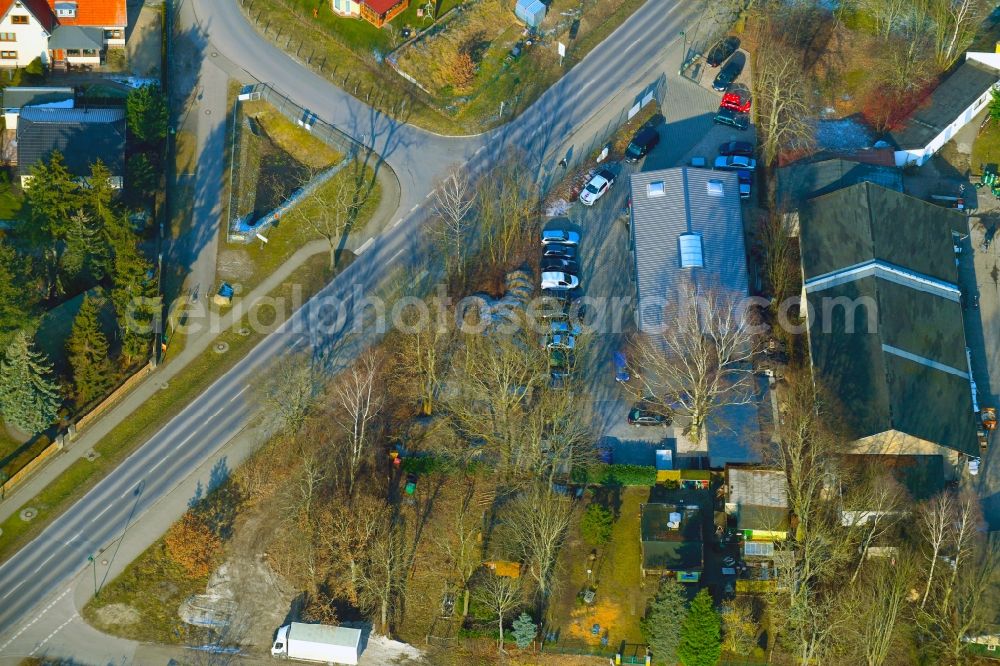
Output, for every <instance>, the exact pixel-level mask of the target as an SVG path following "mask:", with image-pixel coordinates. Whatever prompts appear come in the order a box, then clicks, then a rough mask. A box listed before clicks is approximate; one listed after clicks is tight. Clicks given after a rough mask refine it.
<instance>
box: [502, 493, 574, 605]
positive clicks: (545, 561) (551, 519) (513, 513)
mask: <svg viewBox="0 0 1000 666" xmlns="http://www.w3.org/2000/svg"><path fill="white" fill-rule="evenodd" d="M571 513H572V507H571V506H570V503H569V500H568V499H567V498H566V497H564V496H562V495H558V494H555V493H553V492H552V491H551V489H550V488H549V487H548V486H544V485H541V484H536V485H534V486H532V487H531V488H529V489H528V490H526V491H525V492H523V493H522V494H520V495H519V496H518V497H517V498H515V499H514V500H513V501H512V502H511V503H510V504H509V505H508V506H507V507H506V508H505V511H504V526H505V528H506V529H507V530H508V531H509V534H510V538H511V540H512V541H513V544H512V545H513V546H514V547H515V548H516V549H517V551H518V552H519V554H520V555H521V556H522V557H523V559H524V561H525V562H526V563H527V564H528V567H529V570H530V571H531V575H532V577H533V578H534V579H535V581H536V582H537V583H538V593H539V595H540V597H541V598H542V599H544V598H545V597H547V596H548V594H549V591H550V590H551V586H552V573H553V570H554V568H555V565H556V556H557V555H558V554H559V548H560V546H562V543H563V539H564V538H565V536H566V530H567V529H568V528H569V521H570V515H571Z"/></svg>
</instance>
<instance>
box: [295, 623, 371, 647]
mask: <svg viewBox="0 0 1000 666" xmlns="http://www.w3.org/2000/svg"><path fill="white" fill-rule="evenodd" d="M289 637H290V638H292V639H294V640H299V641H310V642H316V643H329V644H330V645H340V646H342V647H352V648H356V647H358V643H360V642H361V630H360V629H351V628H350V627H331V626H329V625H325V624H305V623H303V622H292V628H291V631H290V632H289Z"/></svg>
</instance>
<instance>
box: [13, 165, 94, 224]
mask: <svg viewBox="0 0 1000 666" xmlns="http://www.w3.org/2000/svg"><path fill="white" fill-rule="evenodd" d="M24 200H25V203H26V204H27V206H28V216H29V218H30V220H31V223H32V227H33V228H34V229H37V230H39V231H41V232H43V233H44V234H46V235H47V236H48V237H49V238H50V239H54V240H63V239H64V238H65V237H66V227H67V224H68V223H69V219H70V218H71V217H72V216H73V213H75V212H76V211H77V210H79V208H80V206H81V204H82V203H83V189H82V188H81V187H80V184H79V183H77V182H76V179H75V178H74V176H73V174H71V173H70V172H69V169H67V168H66V162H65V161H64V160H63V156H62V154H61V153H59V152H58V151H55V152H53V153H52V157H50V158H49V161H48V162H47V163H46V162H39V163H38V164H36V165H35V166H34V167H33V168H32V171H31V182H30V183H29V184H28V187H27V189H26V190H25V192H24Z"/></svg>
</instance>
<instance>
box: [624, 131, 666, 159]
mask: <svg viewBox="0 0 1000 666" xmlns="http://www.w3.org/2000/svg"><path fill="white" fill-rule="evenodd" d="M659 142H660V133H659V132H657V131H656V128H655V127H643V128H642V129H641V130H639V131H638V132H636V133H635V136H634V137H632V140H631V141H630V142H629V144H628V148H626V149H625V161H626V162H638V161H639V160H641V159H642V158H643V157H645V156H646V154H647V153H649V151H651V150H652V149H653V148H655V147H656V144H658V143H659Z"/></svg>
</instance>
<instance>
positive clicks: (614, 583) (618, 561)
mask: <svg viewBox="0 0 1000 666" xmlns="http://www.w3.org/2000/svg"><path fill="white" fill-rule="evenodd" d="M648 499H649V488H645V487H625V488H622V490H621V498H620V507H619V509H618V517H617V520H616V521H615V524H614V530H613V532H612V534H611V541H610V543H609V544H608V545H607V546H605V547H603V548H600V549H598V557H597V560H596V566H595V568H594V575H593V578H592V584H593V585H594V587H595V588H596V589H597V595H596V597H595V600H594V603H593V604H592V605H591V606H586V605H585V604H583V602H582V601H580V600H579V599H578V594H579V593H580V592H581V591H583V590H584V589H585V588H586V587H587V585H588V580H587V564H588V556H589V554H590V552H591V549H592V546H590V544H588V543H587V542H586V541H584V540H583V538H582V537H581V536H580V532H579V522H577V523H576V524H574V525H573V527H572V528H571V530H570V533H569V535H568V538H567V540H566V544H565V545H564V546H563V548H562V551H561V552H560V554H559V571H560V572H561V578H562V579H563V580H564V581H565V582H564V584H562V585H561V586H560V589H559V590H558V592H557V594H556V595H554V596H553V598H552V604H551V606H550V608H549V626H550V630H551V631H558V632H559V644H560V645H565V646H566V647H573V648H594V649H599V648H600V635H598V636H595V635H593V634H592V633H591V627H592V626H593V625H594V624H599V625H601V633H603V632H604V630H607V631H608V639H609V642H608V645H609V650H610V649H611V648H615V647H617V646H618V645H619V644H620V643H621V642H622V641H625V642H627V643H642V642H643V640H642V632H641V631H640V629H639V620H640V619H642V617H643V615H645V612H646V603H647V601H648V600H649V598H650V597H651V596H652V595H653V594H654V593H655V592H656V587H655V579H653V578H650V579H649V580H648V581H644V580H643V579H642V576H641V574H640V565H641V563H642V551H641V548H640V545H639V505H640V504H642V503H643V502H645V501H647V500H648ZM579 513H580V514H581V515H582V510H581V511H580V512H579ZM644 583H647V584H646V585H645V586H643V584H644Z"/></svg>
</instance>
